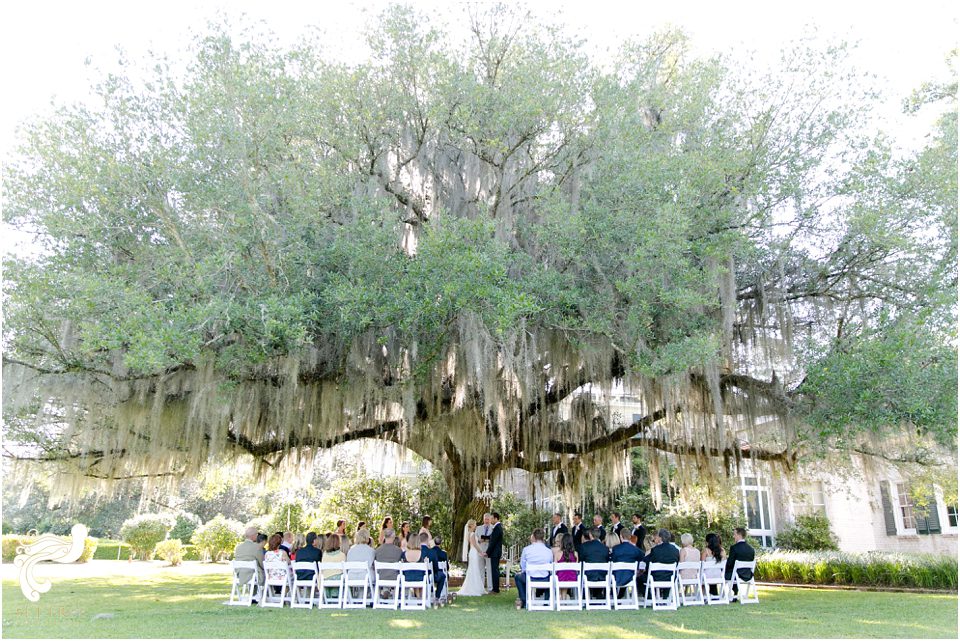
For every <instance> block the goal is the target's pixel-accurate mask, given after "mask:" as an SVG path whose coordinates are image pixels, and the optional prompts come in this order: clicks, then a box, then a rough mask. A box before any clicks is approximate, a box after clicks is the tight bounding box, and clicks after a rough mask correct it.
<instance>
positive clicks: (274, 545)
mask: <svg viewBox="0 0 960 641" xmlns="http://www.w3.org/2000/svg"><path fill="white" fill-rule="evenodd" d="M280 542H281V539H280V535H279V534H274V535H273V536H271V537H270V540H269V541H267V551H266V552H264V553H263V562H264V564H266V563H270V562H271V561H283V562H284V563H287V564H289V563H290V557H289V556H287V551H286V550H284V549H283V548H282V547H281V546H280ZM284 576H285V573H284V572H283V570H281V569H280V568H267V580H268V581H281V580H283V577H284ZM273 589H274V591H275V592H280V586H277V585H275V586H273Z"/></svg>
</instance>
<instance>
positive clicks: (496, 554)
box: [487, 512, 503, 594]
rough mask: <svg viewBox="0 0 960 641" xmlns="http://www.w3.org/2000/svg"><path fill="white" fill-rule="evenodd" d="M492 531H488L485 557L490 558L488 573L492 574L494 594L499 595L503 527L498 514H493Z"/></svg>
mask: <svg viewBox="0 0 960 641" xmlns="http://www.w3.org/2000/svg"><path fill="white" fill-rule="evenodd" d="M490 516H491V517H492V518H493V529H491V530H490V542H489V543H488V544H487V557H489V558H490V572H491V573H492V574H493V589H492V590H490V591H491V592H493V593H494V594H500V557H501V556H503V525H501V524H500V514H498V513H497V512H494V513H492V514H491V515H490Z"/></svg>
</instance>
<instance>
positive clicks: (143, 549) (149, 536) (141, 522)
mask: <svg viewBox="0 0 960 641" xmlns="http://www.w3.org/2000/svg"><path fill="white" fill-rule="evenodd" d="M175 523H176V519H175V518H174V517H173V516H171V515H169V514H141V515H139V516H135V517H133V518H131V519H127V520H126V521H124V522H123V527H121V528H120V538H121V539H123V541H124V542H125V543H127V544H129V545H130V547H131V548H132V549H133V553H134V554H135V555H136V556H138V557H139V558H141V559H143V560H144V561H148V560H149V559H150V558H151V556H152V555H153V549H154V547H156V545H157V543H159V542H160V541H162V540H164V539H165V538H167V533H168V532H170V530H171V529H172V528H173V526H174V524H175Z"/></svg>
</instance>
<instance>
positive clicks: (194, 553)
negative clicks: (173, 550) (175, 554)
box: [183, 544, 202, 561]
mask: <svg viewBox="0 0 960 641" xmlns="http://www.w3.org/2000/svg"><path fill="white" fill-rule="evenodd" d="M201 558H202V556H201V553H200V550H199V549H198V548H197V546H196V545H191V544H187V545H184V546H183V560H184V561H200V560H201Z"/></svg>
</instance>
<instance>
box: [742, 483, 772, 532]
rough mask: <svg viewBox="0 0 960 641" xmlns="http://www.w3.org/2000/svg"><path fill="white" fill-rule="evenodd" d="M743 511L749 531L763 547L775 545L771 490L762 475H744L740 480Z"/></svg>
mask: <svg viewBox="0 0 960 641" xmlns="http://www.w3.org/2000/svg"><path fill="white" fill-rule="evenodd" d="M740 492H741V496H742V498H743V513H744V515H745V516H746V517H747V533H748V534H749V535H750V536H752V537H753V538H754V539H756V540H757V542H758V543H759V544H760V546H761V547H773V544H774V540H773V515H772V513H771V510H770V490H769V488H768V487H767V485H766V483H765V482H764V480H763V478H762V477H760V476H744V477H743V478H742V479H741V482H740Z"/></svg>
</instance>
